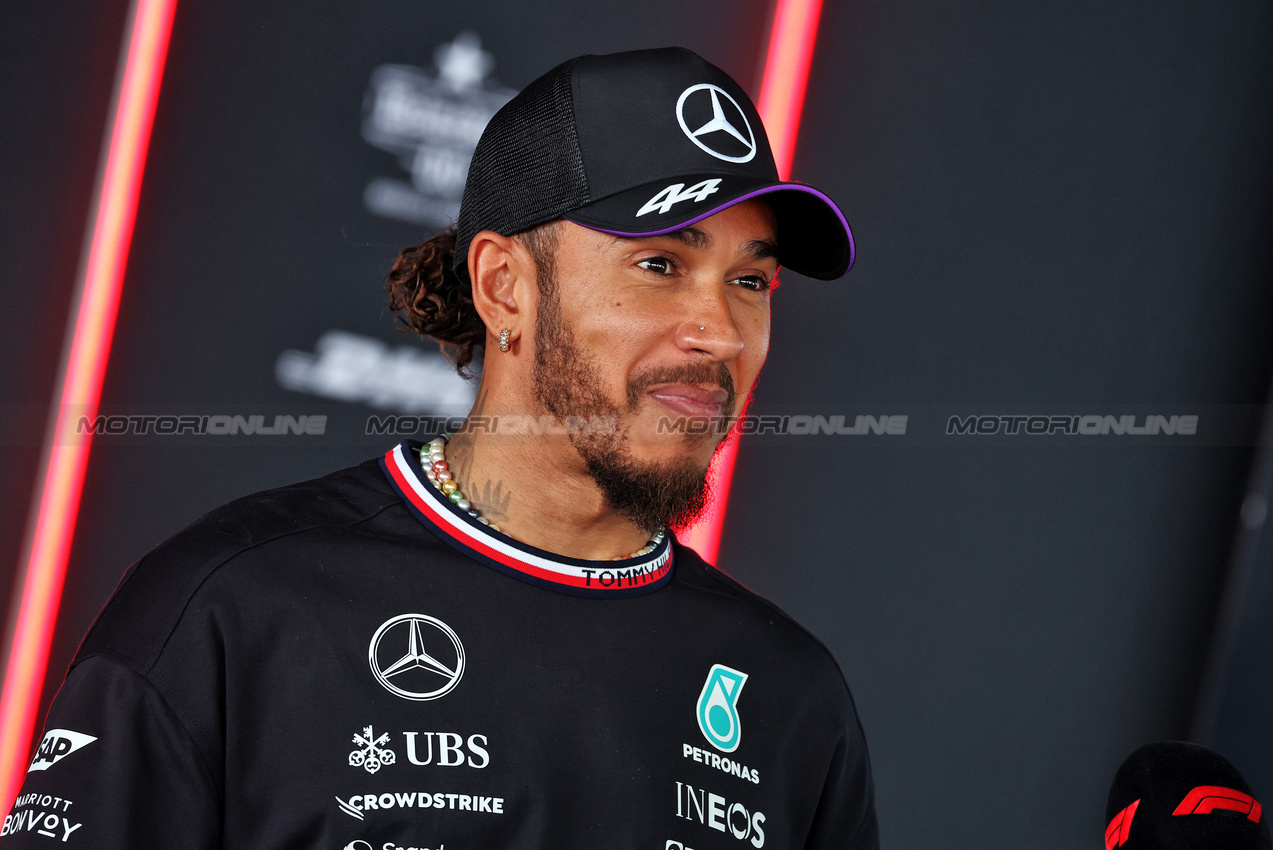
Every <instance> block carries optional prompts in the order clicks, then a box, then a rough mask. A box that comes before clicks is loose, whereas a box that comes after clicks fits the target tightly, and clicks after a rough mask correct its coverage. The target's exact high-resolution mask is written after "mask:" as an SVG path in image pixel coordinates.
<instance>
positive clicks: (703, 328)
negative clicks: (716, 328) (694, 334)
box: [698, 325, 707, 331]
mask: <svg viewBox="0 0 1273 850" xmlns="http://www.w3.org/2000/svg"><path fill="white" fill-rule="evenodd" d="M698 329H699V330H700V331H702V330H707V329H706V328H705V327H703V326H702V325H699V326H698Z"/></svg>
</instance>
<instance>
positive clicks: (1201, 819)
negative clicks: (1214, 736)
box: [1105, 741, 1273, 850]
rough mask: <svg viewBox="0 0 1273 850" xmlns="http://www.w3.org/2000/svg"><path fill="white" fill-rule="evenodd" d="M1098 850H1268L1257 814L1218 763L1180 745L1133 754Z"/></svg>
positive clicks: (1237, 779) (1119, 776) (1208, 753)
mask: <svg viewBox="0 0 1273 850" xmlns="http://www.w3.org/2000/svg"><path fill="white" fill-rule="evenodd" d="M1105 819H1106V824H1107V826H1106V827H1105V850H1273V842H1271V841H1270V838H1269V827H1268V822H1267V821H1266V820H1265V818H1264V811H1263V808H1262V807H1261V806H1260V802H1259V800H1257V799H1256V798H1255V797H1254V796H1253V795H1252V793H1251V786H1250V785H1248V784H1247V782H1246V780H1245V779H1243V778H1242V774H1240V773H1238V771H1237V768H1235V767H1234V766H1233V765H1231V764H1230V763H1229V762H1228V760H1227V759H1225V758H1224V756H1222V755H1220V754H1219V753H1217V752H1214V751H1212V750H1209V749H1207V748H1206V747H1201V746H1199V745H1197V744H1189V743H1185V742H1184V741H1158V742H1155V743H1152V744H1146V745H1145V746H1143V747H1141V748H1140V749H1138V750H1136V751H1135V752H1134V753H1132V754H1131V755H1130V756H1128V757H1127V760H1126V761H1124V762H1123V764H1122V766H1121V767H1120V768H1119V769H1118V773H1116V774H1115V775H1114V783H1113V785H1111V786H1110V789H1109V802H1108V803H1107V804H1106V806H1105Z"/></svg>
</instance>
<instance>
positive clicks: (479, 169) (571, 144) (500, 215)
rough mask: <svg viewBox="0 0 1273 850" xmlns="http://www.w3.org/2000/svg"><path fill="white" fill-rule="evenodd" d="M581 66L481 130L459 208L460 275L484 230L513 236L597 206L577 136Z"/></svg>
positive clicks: (529, 90) (531, 91) (540, 85)
mask: <svg viewBox="0 0 1273 850" xmlns="http://www.w3.org/2000/svg"><path fill="white" fill-rule="evenodd" d="M579 58H583V57H579ZM578 61H579V59H578V58H576V59H572V60H570V61H569V62H565V63H563V64H561V65H558V66H557V67H556V68H554V69H552V70H551V71H549V72H548V73H547V74H544V75H543V76H542V77H540V78H539V79H537V80H535V81H534V82H533V83H531V84H530V85H529V86H527V87H526V88H525V89H523V90H522V92H521V93H520V94H518V95H517V96H516V97H515V98H513V99H512V100H511V101H509V102H508V103H507V104H505V105H504V107H503V108H502V109H500V111H499V112H497V113H496V114H495V116H494V117H493V118H491V121H490V123H489V124H487V125H486V129H485V130H484V131H482V138H481V139H480V140H479V141H478V143H477V149H476V150H475V151H474V152H473V161H472V163H470V165H469V175H468V180H466V181H465V184H464V200H463V202H462V203H461V205H460V219H459V232H458V233H457V234H456V245H455V268H456V270H457V271H460V272H461V273H464V270H465V268H466V264H467V259H468V250H469V243H470V242H472V241H473V237H474V236H475V235H477V233H478V231H480V230H493V231H495V232H496V233H502V234H504V235H505V236H508V235H511V234H513V233H517V232H518V231H521V230H526V229H527V228H530V227H534V226H536V225H539V224H543V223H545V222H548V221H552V220H553V219H557V218H561V216H562V214H563V213H566V212H569V211H570V210H572V209H575V208H577V207H580V206H582V205H584V204H586V203H588V202H589V201H590V200H591V198H590V196H589V193H588V178H587V175H586V174H585V173H584V168H583V156H582V155H581V154H580V152H579V137H578V134H577V133H576V131H575V119H574V99H573V96H572V86H571V81H572V79H573V74H572V71H573V70H574V67H575V63H576V62H578Z"/></svg>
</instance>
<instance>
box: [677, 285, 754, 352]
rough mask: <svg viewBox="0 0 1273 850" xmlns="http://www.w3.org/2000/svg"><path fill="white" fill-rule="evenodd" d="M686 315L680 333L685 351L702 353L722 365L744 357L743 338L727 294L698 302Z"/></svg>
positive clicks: (712, 296) (680, 340)
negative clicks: (742, 355)
mask: <svg viewBox="0 0 1273 850" xmlns="http://www.w3.org/2000/svg"><path fill="white" fill-rule="evenodd" d="M682 315H683V316H684V317H685V318H684V320H683V321H682V322H681V323H680V325H678V326H677V329H676V342H677V345H678V346H679V347H680V348H681V350H682V351H701V352H703V353H705V354H707V355H708V357H710V358H711V359H712V360H715V361H718V362H721V363H728V362H729V361H730V360H733V359H734V358H735V357H737V356H738V355H740V354H742V353H743V335H742V334H741V333H740V332H739V330H738V325H737V324H736V323H735V322H734V316H733V313H732V312H731V310H730V306H729V302H728V300H727V299H726V297H725V295H724V294H723V293H716V294H714V295H711V296H705V297H703V298H700V299H696V300H694V301H693V302H691V303H690V304H688V305H686V308H685V311H684V312H683V313H682Z"/></svg>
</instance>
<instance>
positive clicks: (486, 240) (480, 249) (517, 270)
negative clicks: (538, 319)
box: [468, 230, 537, 351]
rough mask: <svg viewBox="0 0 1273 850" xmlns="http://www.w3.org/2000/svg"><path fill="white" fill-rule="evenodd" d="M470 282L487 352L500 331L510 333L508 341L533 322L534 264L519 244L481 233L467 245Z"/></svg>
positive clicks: (500, 236)
mask: <svg viewBox="0 0 1273 850" xmlns="http://www.w3.org/2000/svg"><path fill="white" fill-rule="evenodd" d="M468 270H469V280H471V281H473V306H474V307H475V308H476V309H477V314H478V315H479V316H481V317H482V322H483V324H485V325H486V338H487V340H486V341H487V345H486V348H487V350H488V351H489V350H490V348H491V346H492V345H493V344H494V341H495V340H496V339H497V338H498V336H499V333H500V331H502V330H505V329H507V330H508V331H509V340H510V342H511V341H513V340H516V339H517V338H518V337H520V336H521V333H522V330H523V329H524V328H525V327H526V326H527V323H528V322H531V321H534V317H533V311H534V306H535V293H536V291H537V290H536V288H535V286H536V284H535V274H536V271H535V261H534V258H533V257H531V255H530V252H529V251H527V250H526V247H525V246H524V245H522V243H521V242H519V241H517V240H516V239H514V238H513V237H511V236H502V235H500V234H498V233H495V232H494V231H490V230H483V231H480V232H479V233H478V234H477V235H476V236H474V237H473V241H472V242H470V243H469V255H468Z"/></svg>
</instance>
